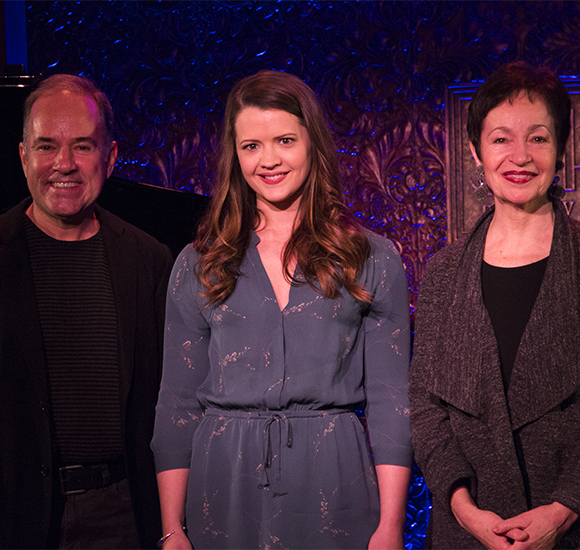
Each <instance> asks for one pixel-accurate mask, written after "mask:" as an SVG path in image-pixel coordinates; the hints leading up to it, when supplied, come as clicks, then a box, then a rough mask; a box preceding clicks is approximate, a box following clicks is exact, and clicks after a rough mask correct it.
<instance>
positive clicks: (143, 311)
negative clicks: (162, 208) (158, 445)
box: [0, 199, 172, 548]
mask: <svg viewBox="0 0 580 550" xmlns="http://www.w3.org/2000/svg"><path fill="white" fill-rule="evenodd" d="M30 203H31V199H26V200H25V201H23V202H22V203H20V204H19V205H17V206H16V207H14V208H13V209H11V210H10V211H9V212H7V213H6V214H4V215H3V216H0V547H2V548H43V547H46V544H47V537H48V529H49V523H50V515H51V511H52V509H53V503H54V494H55V491H58V475H57V471H56V468H55V467H54V465H53V456H52V451H51V449H52V447H53V443H52V441H53V429H52V421H51V411H50V403H49V395H48V378H47V373H46V365H45V358H44V347H43V340H42V333H41V328H40V320H39V315H38V309H37V305H36V298H35V293H34V285H33V279H32V270H31V266H30V257H29V252H28V245H27V240H26V235H25V231H24V216H25V211H26V209H27V208H28V206H29V205H30ZM96 215H97V218H98V219H99V222H100V225H101V231H102V234H103V238H104V242H105V251H106V255H107V258H108V262H109V269H110V274H111V280H112V284H113V292H114V296H115V303H116V309H117V319H118V327H119V347H120V370H121V372H120V376H121V394H122V396H123V400H122V405H123V421H124V425H123V433H124V439H125V457H126V468H127V477H128V481H129V484H130V487H131V495H132V501H133V507H134V511H135V517H136V521H137V527H138V529H139V533H140V536H141V542H142V545H143V547H145V548H154V547H155V543H156V541H157V539H158V538H159V537H160V536H161V532H160V531H161V526H160V515H159V503H158V494H157V485H156V480H155V471H154V465H153V456H152V453H151V450H150V448H149V443H150V441H151V436H152V431H153V421H154V414H155V404H156V402H157V393H158V389H159V381H160V377H161V359H162V347H163V346H162V338H163V330H164V310H165V293H166V289H167V281H168V277H169V273H170V270H171V265H172V257H171V254H170V252H169V249H168V248H167V247H166V246H164V245H162V244H160V243H159V242H158V241H156V240H155V239H154V238H153V237H151V236H149V235H147V234H146V233H144V232H143V231H141V230H139V229H137V228H135V227H133V226H131V225H129V224H127V223H125V222H124V221H122V220H121V219H120V218H118V217H116V216H114V215H113V214H111V213H109V212H107V211H106V210H103V209H102V208H100V207H97V209H96ZM64 284H67V282H66V281H65V282H64Z"/></svg>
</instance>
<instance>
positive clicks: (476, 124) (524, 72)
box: [467, 61, 571, 159]
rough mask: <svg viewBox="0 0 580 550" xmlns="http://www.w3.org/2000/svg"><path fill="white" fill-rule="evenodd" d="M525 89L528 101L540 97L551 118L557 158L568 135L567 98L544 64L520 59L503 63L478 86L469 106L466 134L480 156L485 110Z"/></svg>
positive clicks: (556, 78)
mask: <svg viewBox="0 0 580 550" xmlns="http://www.w3.org/2000/svg"><path fill="white" fill-rule="evenodd" d="M521 92H526V93H527V94H528V98H529V99H530V101H534V100H535V99H538V98H539V99H541V100H542V101H543V102H544V103H545V104H546V107H547V108H548V113H549V114H550V116H551V117H552V118H553V119H554V127H555V129H556V147H557V156H558V159H561V158H562V156H563V155H564V151H565V149H566V142H567V141H568V136H569V135H570V110H571V104H570V97H569V96H568V92H567V91H566V88H564V85H563V84H562V81H561V80H560V79H559V78H558V77H557V76H556V75H555V74H554V73H553V72H552V71H551V70H550V69H548V68H546V67H539V68H536V67H532V66H530V65H528V64H527V63H524V62H523V61H519V62H516V63H508V64H507V65H502V66H501V67H500V68H499V69H497V71H495V72H494V73H492V74H491V75H490V76H489V77H488V78H487V80H486V81H485V82H484V83H483V84H482V85H481V86H480V87H479V89H478V90H477V92H476V93H475V95H474V96H473V100H472V101H471V103H470V105H469V114H468V117H467V135H468V136H469V141H471V143H473V147H474V148H475V152H476V153H477V156H478V157H479V158H481V131H482V129H483V121H484V120H485V117H486V116H487V115H488V113H489V112H490V111H491V110H492V109H494V108H495V107H497V106H498V105H500V104H501V103H503V102H504V101H506V100H510V101H511V100H512V99H514V98H515V97H516V96H518V95H519V94H520V93H521Z"/></svg>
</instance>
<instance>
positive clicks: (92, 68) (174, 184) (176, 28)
mask: <svg viewBox="0 0 580 550" xmlns="http://www.w3.org/2000/svg"><path fill="white" fill-rule="evenodd" d="M26 11H27V36H28V53H29V72H34V73H36V72H41V73H45V74H50V73H55V72H69V73H82V74H85V75H87V76H89V77H91V78H92V79H93V80H95V81H96V83H97V84H98V85H99V86H100V87H101V88H102V89H103V90H104V91H105V92H106V93H107V95H108V96H109V98H110V99H111V101H112V104H113V108H114V110H115V115H116V118H117V122H118V140H119V145H120V159H119V162H118V164H117V167H116V175H117V176H120V177H123V178H128V179H132V180H136V181H139V182H146V183H150V184H154V185H158V186H162V187H168V188H175V189H183V190H189V191H192V192H196V193H204V194H211V192H212V184H213V182H214V178H215V160H216V154H217V151H218V146H219V132H220V128H221V120H222V114H223V107H224V103H225V99H226V96H227V94H228V92H229V90H230V89H231V87H232V85H233V84H234V82H236V81H237V80H238V79H240V78H241V77H243V76H246V75H249V74H252V73H255V72H256V71H258V70H261V69H278V70H284V71H289V72H291V73H293V74H295V75H297V76H299V77H301V78H303V79H304V80H305V81H306V82H307V83H308V84H310V85H311V86H312V87H313V88H314V90H315V91H316V92H317V94H318V96H319V98H320V101H321V103H322V106H323V108H324V111H325V113H326V116H327V117H328V122H329V124H330V126H331V128H332V131H333V134H334V137H335V140H336V145H337V150H338V153H339V156H340V165H341V170H342V181H343V184H344V193H345V199H346V202H347V203H348V205H349V207H350V209H351V210H352V212H353V213H354V214H355V215H356V216H357V217H358V218H359V219H360V220H361V221H362V222H363V224H364V225H365V226H366V227H368V228H369V229H372V230H373V231H376V232H377V233H380V234H382V235H385V236H387V237H389V238H391V239H392V240H393V241H394V242H395V243H396V244H397V246H398V247H399V250H400V251H401V254H402V257H403V261H404V263H405V267H406V270H407V276H408V279H409V290H410V303H411V306H412V308H414V306H415V303H416V293H417V291H418V288H419V283H420V281H421V277H422V274H423V271H424V267H425V261H426V259H427V258H428V257H429V256H431V255H432V254H433V253H434V252H435V251H436V250H438V249H439V248H440V247H442V246H444V244H445V242H446V237H447V206H446V184H447V177H446V172H445V170H446V169H445V142H446V134H445V99H444V98H445V89H446V86H447V85H448V84H453V83H459V82H469V81H472V80H481V79H484V78H485V77H486V76H487V75H488V74H489V73H490V72H491V71H493V70H494V69H495V68H496V67H497V66H498V65H500V64H502V63H506V62H510V61H515V60H526V61H528V62H531V63H532V64H537V65H540V64H545V65H548V66H550V67H552V68H554V69H555V70H556V71H557V72H558V73H559V74H561V75H571V74H578V73H579V72H580V71H579V69H578V66H579V63H580V41H579V40H577V37H578V36H580V16H579V6H578V3H577V2H566V1H560V2H551V1H536V2H534V1H525V2H523V1H517V2H506V1H503V2H496V1H482V2H462V1H455V2H454V1H445V2H427V1H425V2H422V1H399V2H371V1H366V2H333V1H324V2H309V1H294V2H288V1H281V2H259V1H252V2H243V1H235V2H225V1H220V2H218V1H215V2H212V1H204V2H169V1H162V2H136V1H130V2H121V1H115V2H106V3H105V2H96V1H93V2H58V1H57V2H42V1H32V2H26ZM411 492H412V493H413V492H415V493H417V495H415V498H414V500H413V501H412V506H411V507H410V514H409V522H408V537H407V544H408V546H409V547H411V546H420V544H421V540H422V538H421V537H422V534H423V532H424V528H425V517H426V512H427V506H426V504H425V494H426V493H425V491H424V486H423V485H421V483H420V480H419V481H417V480H416V482H415V484H414V486H413V488H412V490H411Z"/></svg>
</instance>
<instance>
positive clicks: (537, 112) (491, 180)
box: [471, 92, 557, 211]
mask: <svg viewBox="0 0 580 550" xmlns="http://www.w3.org/2000/svg"><path fill="white" fill-rule="evenodd" d="M471 150H472V153H473V155H474V157H475V158H477V155H476V153H475V149H474V147H473V145H472V146H471ZM479 160H480V161H481V163H482V164H483V168H484V171H485V179H486V181H487V184H488V185H489V187H490V188H491V190H492V191H493V195H494V200H495V202H496V204H497V203H508V204H512V205H515V206H517V207H520V208H524V209H525V210H531V211H534V210H535V209H536V208H537V207H539V206H541V205H542V204H545V203H546V202H547V201H548V199H547V192H548V187H550V184H551V183H552V181H553V180H554V175H555V173H556V160H557V143H556V129H555V124H554V119H553V118H552V116H551V115H550V113H549V112H548V108H547V107H546V104H545V103H544V101H543V100H541V99H536V100H535V101H533V102H531V101H530V100H529V98H528V95H527V94H526V93H525V92H524V93H522V94H520V95H519V96H517V97H515V98H513V99H512V100H511V101H509V100H506V101H504V102H503V103H501V104H500V105H498V106H497V107H495V109H492V110H491V111H489V113H488V114H487V116H486V117H485V120H484V121H483V128H482V131H481V159H479Z"/></svg>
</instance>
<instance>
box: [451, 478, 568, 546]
mask: <svg viewBox="0 0 580 550" xmlns="http://www.w3.org/2000/svg"><path fill="white" fill-rule="evenodd" d="M451 508H452V510H453V513H454V515H455V517H456V518H457V521H458V522H459V524H460V525H461V526H462V527H463V528H464V529H465V530H466V531H468V532H469V533H470V534H471V535H472V536H474V537H475V538H476V539H478V540H479V541H480V542H481V543H482V544H483V545H484V546H485V547H486V548H489V549H490V550H549V549H551V548H553V547H554V545H555V544H556V542H557V541H558V540H559V539H560V538H561V537H562V536H563V535H564V533H566V531H567V530H568V529H569V528H570V527H571V525H572V524H573V523H574V521H576V519H577V518H578V514H576V513H574V512H572V511H571V510H570V509H569V508H567V507H566V506H564V505H562V504H560V503H558V502H553V503H552V504H548V505H545V506H538V507H537V508H534V509H532V510H529V511H527V512H524V513H523V514H519V515H517V516H514V517H512V518H508V519H505V520H504V519H502V518H501V517H500V516H498V515H497V514H495V513H493V512H491V511H489V510H480V509H479V508H478V507H477V506H476V505H475V503H474V502H473V500H472V499H471V495H469V493H468V491H467V489H466V488H464V487H462V488H459V489H458V490H456V491H455V492H454V494H453V496H452V501H451Z"/></svg>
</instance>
